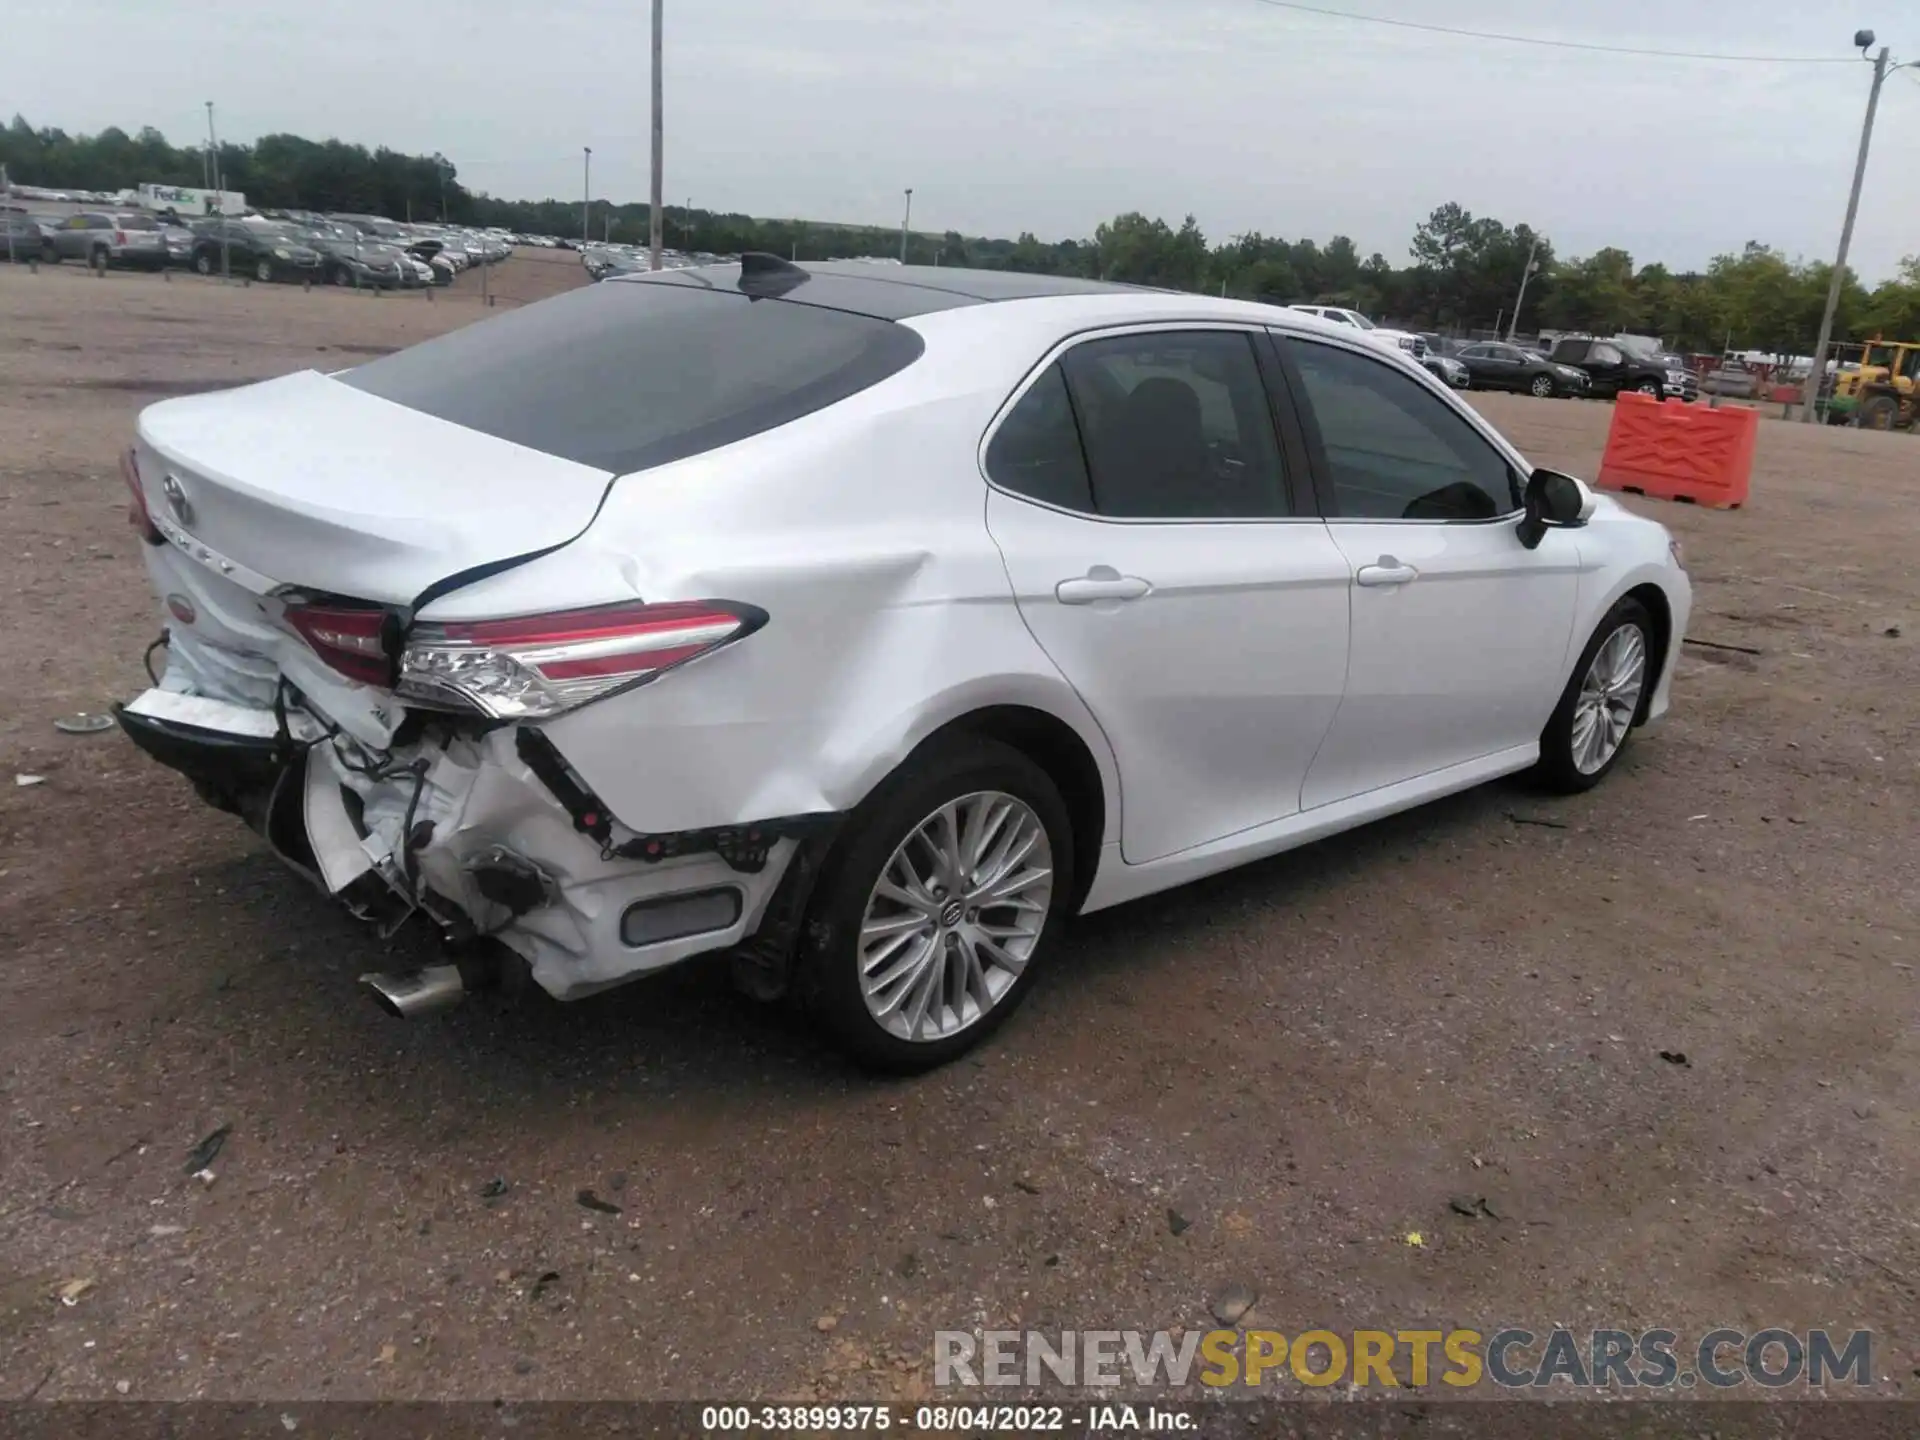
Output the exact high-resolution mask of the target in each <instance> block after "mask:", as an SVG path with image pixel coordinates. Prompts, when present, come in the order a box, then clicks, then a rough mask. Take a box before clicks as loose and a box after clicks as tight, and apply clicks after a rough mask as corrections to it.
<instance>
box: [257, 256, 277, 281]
mask: <svg viewBox="0 0 1920 1440" xmlns="http://www.w3.org/2000/svg"><path fill="white" fill-rule="evenodd" d="M253 278H254V279H256V280H258V281H259V282H260V283H261V284H262V285H271V284H272V283H273V262H272V261H271V260H268V259H265V258H262V259H260V260H256V261H255V262H254V266H253Z"/></svg>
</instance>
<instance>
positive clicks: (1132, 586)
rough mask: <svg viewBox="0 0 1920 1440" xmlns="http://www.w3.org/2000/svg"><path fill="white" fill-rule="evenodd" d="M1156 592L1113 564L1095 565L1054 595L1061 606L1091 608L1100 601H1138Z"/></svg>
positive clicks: (1138, 578) (1063, 584)
mask: <svg viewBox="0 0 1920 1440" xmlns="http://www.w3.org/2000/svg"><path fill="white" fill-rule="evenodd" d="M1151 589H1153V586H1152V585H1150V584H1149V583H1148V582H1146V581H1145V580H1142V579H1141V578H1140V577H1139V576H1137V575H1122V574H1121V573H1120V572H1119V571H1118V570H1115V569H1114V568H1113V567H1112V566H1111V565H1096V566H1094V567H1093V568H1092V569H1091V570H1089V571H1088V572H1087V573H1086V574H1085V575H1084V576H1082V577H1080V578H1079V579H1076V580H1062V581H1061V582H1060V583H1059V584H1058V585H1056V586H1054V587H1053V595H1054V598H1055V599H1056V600H1058V601H1059V602H1060V603H1061V604H1062V605H1092V604H1094V603H1096V602H1097V601H1101V600H1138V599H1139V598H1140V597H1141V596H1142V595H1145V594H1146V593H1147V592H1148V591H1149V590H1151Z"/></svg>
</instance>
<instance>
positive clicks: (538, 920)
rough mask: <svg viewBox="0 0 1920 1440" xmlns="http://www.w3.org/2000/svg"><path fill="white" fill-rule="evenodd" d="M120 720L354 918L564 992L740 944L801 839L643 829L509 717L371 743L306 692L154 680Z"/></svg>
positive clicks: (752, 931) (120, 710)
mask: <svg viewBox="0 0 1920 1440" xmlns="http://www.w3.org/2000/svg"><path fill="white" fill-rule="evenodd" d="M114 715H115V718H116V719H117V720H118V722H119V724H120V727H121V729H122V730H123V731H124V732H125V733H126V735H127V737H128V738H129V739H130V740H132V741H133V743H134V744H135V745H136V746H138V747H139V748H140V749H141V750H143V751H145V752H146V753H147V754H148V755H149V756H151V757H152V758H153V759H155V760H157V761H159V762H160V763H161V764H162V765H165V766H166V767H168V768H169V769H172V770H176V771H178V772H180V773H181V774H182V775H184V776H186V777H187V778H188V779H189V780H190V781H191V782H192V783H193V786H194V788H195V790H196V791H198V792H199V794H200V795H201V796H202V797H203V798H204V799H206V800H207V801H208V803H210V804H212V805H214V806H216V807H218V808H220V809H222V810H226V811H229V812H231V813H233V814H235V815H238V816H240V817H241V818H242V819H243V820H244V821H245V822H246V823H247V825H248V826H249V827H250V828H251V829H253V830H254V831H255V832H257V833H258V834H260V835H262V836H263V837H264V838H265V839H266V840H267V842H268V843H269V844H270V845H271V846H272V848H273V849H274V851H275V852H276V853H277V854H278V855H280V857H281V858H282V859H283V860H285V861H286V862H287V863H288V864H290V865H291V866H293V867H294V868H295V869H296V870H297V871H299V872H300V873H301V874H303V875H305V876H306V877H307V878H308V879H309V880H311V881H312V882H313V883H315V884H316V885H317V886H318V887H319V888H320V889H322V890H323V891H325V892H327V893H328V894H330V895H333V896H335V897H336V898H338V899H339V900H340V901H341V902H342V903H344V904H345V905H346V906H347V907H348V908H349V909H351V910H352V911H353V912H354V913H356V914H358V915H360V916H361V917H362V918H364V919H366V920H368V921H371V922H373V923H375V924H377V925H379V926H380V927H381V928H382V929H383V930H386V931H391V930H392V929H395V928H397V927H398V926H399V925H400V924H402V923H404V922H405V921H407V920H408V919H409V918H411V917H413V916H416V915H418V916H423V917H424V918H426V919H427V920H429V921H430V922H431V923H432V924H434V925H435V927H436V928H437V929H438V930H440V931H441V932H442V933H443V934H445V935H446V936H448V937H449V938H451V939H455V940H471V939H477V938H492V939H496V940H498V941H499V942H501V943H502V944H504V945H506V946H507V947H509V948H510V949H512V950H513V951H515V952H517V953H518V954H519V955H521V956H522V957H523V958H524V959H525V960H526V962H527V964H528V967H529V969H530V971H531V974H532V976H533V978H534V979H535V980H536V981H537V982H538V983H539V984H540V986H541V988H543V989H545V990H546V991H547V992H548V993H550V994H552V995H553V996H555V997H556V998H559V999H563V1000H564V999H573V998H577V997H579V996H583V995H588V994H592V993H594V992H595V991H598V990H603V989H606V988H609V987H610V986H614V985H618V984H620V983H622V982H624V981H626V980H630V979H633V978H635V977H637V976H640V975H644V974H647V973H649V972H651V971H655V970H659V969H662V968H664V967H666V966H668V965H672V964H674V963H676V962H678V961H680V960H684V959H687V958H689V957H690V956H693V955H697V954H701V953H704V952H707V951H714V950H731V949H736V948H738V947H741V946H742V944H743V942H745V941H748V940H750V939H752V938H753V937H754V936H755V935H756V932H758V931H759V930H760V928H761V925H762V921H763V918H765V917H766V916H767V913H768V909H769V905H770V904H771V902H773V900H774V898H775V895H776V892H779V891H780V890H781V888H782V887H781V882H782V879H783V876H785V874H786V872H787V870H788V868H789V864H790V862H791V861H792V860H793V857H794V855H795V853H796V851H797V850H798V848H799V847H800V845H801V843H802V840H803V837H802V836H801V835H800V834H798V833H797V832H793V831H789V830H788V829H786V828H785V827H777V826H776V827H769V829H768V830H767V831H766V832H765V833H764V834H762V833H760V832H759V831H756V832H755V834H754V842H755V843H753V844H751V845H750V846H744V845H743V846H740V847H738V848H736V847H735V846H733V845H718V844H715V843H714V842H715V841H716V840H720V839H723V838H730V837H725V836H722V835H720V834H718V833H716V834H715V835H713V836H709V835H707V834H705V833H704V832H702V833H700V834H698V835H696V836H692V837H691V838H689V837H680V836H643V835H638V834H636V833H635V832H631V831H628V830H626V829H624V828H623V827H619V826H618V824H617V822H615V821H613V820H612V819H611V817H609V816H607V815H606V814H605V811H604V807H598V806H597V803H596V802H594V801H593V799H592V797H591V795H590V793H586V792H578V793H576V792H574V791H570V790H569V789H568V786H567V784H566V782H565V778H564V777H565V775H566V774H567V773H568V772H566V770H565V762H564V760H563V759H562V758H561V757H560V755H559V753H558V752H557V751H555V750H553V749H552V747H551V745H550V744H548V743H547V742H546V741H545V737H544V736H537V732H529V731H518V732H517V731H516V730H515V729H514V728H513V727H497V728H493V729H486V730H482V729H477V728H464V727H462V726H461V725H460V724H459V723H458V722H453V721H448V722H444V723H443V722H438V721H436V722H431V723H428V724H426V725H423V726H415V727H412V728H413V730H414V731H415V732H416V733H413V734H411V736H410V737H408V738H407V739H405V741H404V743H403V742H402V740H401V739H399V738H396V740H395V743H394V744H393V746H392V747H391V749H390V750H388V751H385V752H380V753H377V754H376V753H370V752H368V751H367V750H366V749H364V748H363V747H362V746H360V745H359V744H357V743H356V742H354V741H353V740H352V739H351V738H349V737H347V736H345V735H343V734H342V733H341V732H339V731H338V730H337V729H335V728H334V727H333V726H332V725H330V724H329V723H328V722H327V721H326V720H325V718H324V717H322V716H320V715H318V714H317V713H314V712H312V711H311V710H309V709H306V708H304V707H303V706H302V704H301V703H299V699H298V696H297V695H294V696H293V697H292V699H291V700H290V701H283V703H282V704H280V705H279V706H277V707H275V708H274V709H262V708H260V707H259V706H256V705H244V704H237V703H233V702H229V701H225V700H219V699H213V698H209V697H203V696H199V695H189V694H182V693H178V692H176V691H170V690H167V689H164V688H157V689H154V690H150V691H148V692H146V693H145V694H143V695H141V696H139V697H137V698H136V699H134V700H132V701H130V702H128V703H127V704H126V705H122V706H117V707H115V711H114ZM529 734H535V735H536V738H535V739H534V740H532V741H530V740H529V739H527V738H526V736H527V735H529ZM529 756H530V757H532V759H533V761H534V765H533V766H530V765H529V764H528V757H529ZM536 768H537V771H538V772H543V773H536ZM556 792H558V793H556ZM589 806H592V807H594V808H592V809H588V807H589ZM583 812H584V813H583ZM743 838H744V837H743ZM804 870H805V867H804V866H801V867H797V869H796V873H800V872H803V871H804ZM788 889H789V890H790V889H791V887H788ZM790 898H791V897H789V896H783V897H782V902H783V903H782V904H781V905H780V906H777V907H775V914H776V915H780V914H784V912H785V911H786V910H787V909H788V908H789V903H788V902H789V901H790Z"/></svg>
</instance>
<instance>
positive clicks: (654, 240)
mask: <svg viewBox="0 0 1920 1440" xmlns="http://www.w3.org/2000/svg"><path fill="white" fill-rule="evenodd" d="M665 8H666V4H665V0H653V188H652V190H651V191H650V192H649V193H648V196H647V240H648V242H649V249H651V251H652V252H653V253H652V256H651V265H652V268H653V269H655V270H658V269H659V268H660V251H661V249H662V247H663V246H664V245H665V243H666V235H665V232H666V219H667V217H666V216H665V215H664V214H663V213H662V212H661V206H662V204H663V202H662V200H661V196H662V194H663V193H664V191H663V190H662V186H663V185H664V184H665V183H666V182H665V179H664V178H663V176H662V173H661V167H662V166H663V165H664V163H665V156H666V116H667V111H666V104H665V101H664V99H663V97H662V95H661V93H660V81H661V71H662V70H663V68H664V67H663V65H662V64H661V53H662V51H663V49H664V48H665V47H664V44H663V38H664V36H665V33H666V29H665V27H666V19H665V16H664V15H663V14H662V13H661V12H662V11H663V10H664V9H665Z"/></svg>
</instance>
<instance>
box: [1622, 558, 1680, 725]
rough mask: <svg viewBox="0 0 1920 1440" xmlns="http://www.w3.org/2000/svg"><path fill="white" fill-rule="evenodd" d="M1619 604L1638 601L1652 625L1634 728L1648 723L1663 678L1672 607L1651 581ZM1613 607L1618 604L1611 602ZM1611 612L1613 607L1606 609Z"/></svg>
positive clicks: (1665, 667) (1625, 595)
mask: <svg viewBox="0 0 1920 1440" xmlns="http://www.w3.org/2000/svg"><path fill="white" fill-rule="evenodd" d="M1620 599H1621V600H1638V601H1639V602H1640V603H1641V604H1642V605H1643V606H1645V607H1646V611H1647V617H1648V618H1649V619H1650V620H1652V621H1653V637H1652V638H1653V654H1652V656H1650V657H1649V659H1650V663H1649V664H1648V666H1647V674H1648V677H1649V679H1648V683H1647V684H1646V686H1645V687H1644V688H1643V689H1642V690H1641V692H1640V708H1639V710H1638V712H1637V713H1636V714H1635V715H1634V717H1633V723H1634V724H1635V725H1644V724H1646V723H1647V710H1648V708H1649V707H1650V706H1651V705H1652V704H1653V692H1654V690H1655V689H1656V688H1657V687H1658V684H1659V681H1660V677H1661V676H1662V675H1664V674H1666V671H1667V658H1668V654H1669V652H1670V651H1671V650H1672V647H1673V604H1672V602H1671V601H1670V600H1669V599H1668V598H1667V592H1666V591H1665V590H1663V589H1661V588H1660V586H1658V585H1656V584H1654V583H1653V582H1652V581H1651V580H1647V581H1642V582H1641V583H1640V584H1638V585H1635V586H1634V587H1633V588H1632V589H1630V590H1628V591H1627V592H1626V593H1625V594H1624V595H1622V596H1621V597H1620ZM1613 603H1614V604H1615V605H1617V604H1619V603H1620V601H1619V600H1616V601H1614V602H1613ZM1608 609H1612V606H1611V605H1610V606H1608Z"/></svg>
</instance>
